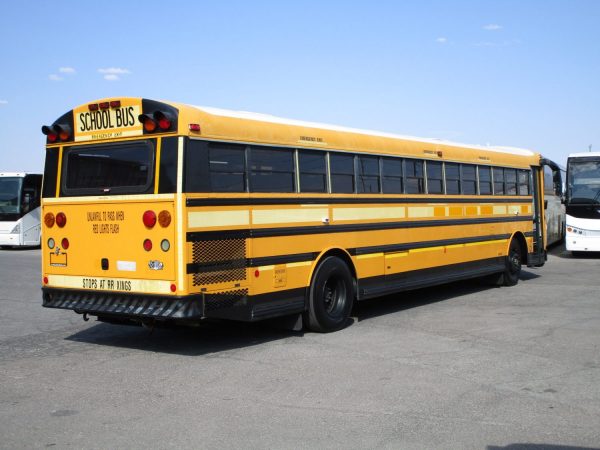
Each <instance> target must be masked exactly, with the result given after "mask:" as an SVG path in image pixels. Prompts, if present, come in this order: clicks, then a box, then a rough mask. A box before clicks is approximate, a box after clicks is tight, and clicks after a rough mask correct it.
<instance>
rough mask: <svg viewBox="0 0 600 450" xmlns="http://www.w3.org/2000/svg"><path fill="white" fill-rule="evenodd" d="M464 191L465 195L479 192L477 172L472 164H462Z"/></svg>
mask: <svg viewBox="0 0 600 450" xmlns="http://www.w3.org/2000/svg"><path fill="white" fill-rule="evenodd" d="M461 172H462V179H461V184H462V193H463V194H465V195H475V194H477V174H476V171H475V166H474V165H472V164H461Z"/></svg>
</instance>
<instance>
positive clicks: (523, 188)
mask: <svg viewBox="0 0 600 450" xmlns="http://www.w3.org/2000/svg"><path fill="white" fill-rule="evenodd" d="M529 174H530V172H529V170H519V171H518V183H519V195H529Z"/></svg>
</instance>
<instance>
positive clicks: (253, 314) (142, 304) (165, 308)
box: [42, 287, 305, 322]
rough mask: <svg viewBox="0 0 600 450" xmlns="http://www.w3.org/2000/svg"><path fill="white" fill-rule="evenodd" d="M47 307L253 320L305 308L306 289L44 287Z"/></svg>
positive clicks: (143, 316)
mask: <svg viewBox="0 0 600 450" xmlns="http://www.w3.org/2000/svg"><path fill="white" fill-rule="evenodd" d="M42 298H43V303H42V305H43V306H44V307H46V308H60V309H70V310H73V311H75V312H77V313H80V314H83V313H85V314H89V315H92V316H103V317H120V318H129V319H134V320H142V321H143V320H149V319H154V320H161V321H196V320H200V319H204V318H218V319H230V320H240V321H244V322H251V321H256V320H263V319H269V318H272V317H277V316H284V315H288V314H294V313H298V312H302V311H304V303H305V290H304V289H294V290H287V291H281V292H278V293H277V294H269V295H259V296H249V295H248V292H247V290H245V289H241V290H238V291H231V292H225V293H221V294H195V295H187V296H183V297H177V296H161V295H148V294H129V293H123V292H105V291H103V292H97V291H83V290H77V289H58V288H48V287H44V288H42Z"/></svg>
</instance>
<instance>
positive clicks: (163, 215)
mask: <svg viewBox="0 0 600 450" xmlns="http://www.w3.org/2000/svg"><path fill="white" fill-rule="evenodd" d="M158 223H159V225H160V226H161V227H163V228H166V227H168V226H169V225H170V224H171V213H169V211H164V210H163V211H161V212H160V213H159V214H158Z"/></svg>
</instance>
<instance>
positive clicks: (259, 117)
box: [190, 105, 535, 156]
mask: <svg viewBox="0 0 600 450" xmlns="http://www.w3.org/2000/svg"><path fill="white" fill-rule="evenodd" d="M190 106H191V107H193V108H196V109H199V110H201V111H204V112H205V113H208V114H212V115H215V116H223V117H232V118H235V119H246V120H254V121H258V122H270V123H277V124H283V125H296V126H300V127H307V128H321V129H325V130H331V131H341V132H346V133H356V134H365V135H370V136H378V137H385V138H392V139H403V140H408V141H417V142H425V143H429V144H444V145H449V146H456V147H467V148H472V149H476V150H487V151H491V152H501V153H510V154H514V155H520V156H533V155H535V152H533V151H531V150H527V149H523V148H516V147H501V146H486V145H472V144H461V143H458V142H451V141H446V140H443V139H435V138H429V139H428V138H418V137H414V136H404V135H399V134H393V133H385V132H382V131H372V130H362V129H358V128H348V127H343V126H339V125H329V124H324V123H317V122H305V121H302V120H295V119H286V118H283V117H277V116H271V115H269V114H262V113H254V112H249V111H233V110H229V109H221V108H213V107H210V106H196V105H190Z"/></svg>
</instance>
